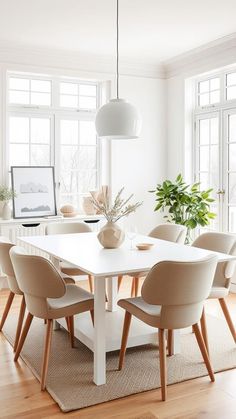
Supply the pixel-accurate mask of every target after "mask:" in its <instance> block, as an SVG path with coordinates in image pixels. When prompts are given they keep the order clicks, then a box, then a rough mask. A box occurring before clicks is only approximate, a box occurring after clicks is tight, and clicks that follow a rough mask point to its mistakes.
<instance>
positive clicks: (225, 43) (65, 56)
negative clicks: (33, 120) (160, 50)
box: [0, 33, 236, 80]
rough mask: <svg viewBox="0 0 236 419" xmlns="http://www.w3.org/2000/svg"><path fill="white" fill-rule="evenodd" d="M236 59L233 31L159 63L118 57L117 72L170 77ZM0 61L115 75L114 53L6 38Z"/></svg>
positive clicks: (96, 75) (94, 75) (88, 74)
mask: <svg viewBox="0 0 236 419" xmlns="http://www.w3.org/2000/svg"><path fill="white" fill-rule="evenodd" d="M235 62H236V33H233V34H231V35H228V36H225V37H223V38H220V39H217V40H215V41H212V42H209V43H207V44H204V45H202V46H201V47H198V48H195V49H193V50H191V51H188V52H186V53H184V54H181V55H178V56H176V57H174V58H172V59H170V60H167V61H164V62H161V63H153V62H143V61H141V60H140V61H137V60H129V59H127V58H123V59H121V60H120V74H121V75H125V76H132V77H146V78H155V79H169V78H172V77H176V76H180V75H181V76H185V77H191V76H194V75H197V74H201V73H204V72H207V71H211V70H213V69H217V68H220V67H224V66H228V65H231V64H235ZM0 63H2V64H3V63H4V64H5V65H15V66H19V67H21V66H25V67H28V68H32V67H33V66H34V67H35V68H41V69H42V70H41V71H42V72H47V71H49V69H50V71H55V72H56V73H59V72H61V74H62V73H63V72H64V73H68V74H71V75H74V76H75V75H76V76H78V75H81V74H86V77H89V78H91V79H94V78H96V79H97V78H99V79H101V80H105V79H107V78H108V77H109V78H111V77H114V74H115V57H110V56H106V55H103V56H102V55H91V54H85V53H80V52H72V51H68V50H59V49H49V48H40V47H37V48H33V47H28V46H25V45H20V44H16V43H11V42H5V41H0ZM78 73H79V74H78ZM64 75H66V74H64Z"/></svg>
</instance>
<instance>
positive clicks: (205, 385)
mask: <svg viewBox="0 0 236 419" xmlns="http://www.w3.org/2000/svg"><path fill="white" fill-rule="evenodd" d="M129 284H130V282H129V279H126V280H125V281H124V284H123V285H122V290H121V294H123V293H125V292H126V295H127V291H128V285H129ZM7 295H8V291H6V290H2V291H0V313H2V311H3V307H4V304H5V301H6V298H7ZM228 303H229V308H230V311H231V313H232V315H233V319H235V321H236V294H235V295H233V294H232V295H230V296H229V298H228ZM18 308H19V300H16V301H15V302H14V304H13V308H12V309H13V310H14V311H16V310H18ZM206 311H207V312H209V313H211V314H214V315H217V316H219V317H222V314H221V312H220V308H219V305H218V304H217V302H215V301H212V302H208V303H207V309H206ZM219 339H220V336H219ZM137 368H138V365H137ZM78 391H79V389H78ZM63 416H64V417H66V418H68V417H77V418H83V419H92V418H93V419H94V418H96V419H107V418H111V419H115V418H117V419H118V418H127V419H138V418H139V417H140V416H142V419H152V418H153V419H155V418H158V419H162V418H168V419H169V418H175V419H177V418H179V419H183V418H186V419H187V418H188V419H190V418H191V419H193V418H204V419H235V418H236V369H234V370H231V371H226V372H223V373H219V374H216V382H215V383H210V381H209V379H208V377H203V378H199V379H196V380H190V381H187V382H184V383H180V384H175V385H172V386H169V387H168V400H167V401H166V402H161V401H160V390H159V389H158V390H152V391H148V392H146V393H142V394H137V395H134V396H129V397H126V398H123V399H119V400H116V401H112V402H108V403H103V404H100V405H97V406H94V407H90V408H86V409H82V410H78V411H75V412H71V413H67V414H63V413H61V412H60V409H59V408H58V406H57V405H56V403H55V402H54V401H53V399H52V398H51V397H50V395H49V394H48V393H47V392H46V391H45V392H41V391H40V384H39V382H38V381H37V379H36V378H34V376H33V375H32V373H31V372H30V370H29V369H28V368H27V366H26V365H25V364H24V362H23V361H22V360H21V359H19V362H18V363H17V364H15V363H14V362H13V354H12V347H11V346H10V344H9V343H8V342H7V341H6V339H5V338H4V336H3V335H2V333H0V418H5V419H6V418H9V419H10V418H24V419H38V418H40V419H43V418H53V419H56V418H62V417H63Z"/></svg>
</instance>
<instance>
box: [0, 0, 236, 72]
mask: <svg viewBox="0 0 236 419" xmlns="http://www.w3.org/2000/svg"><path fill="white" fill-rule="evenodd" d="M115 7H116V1H115V0H20V1H19V0H0V42H10V43H13V44H14V43H16V44H18V45H22V46H28V47H40V48H41V47H43V48H44V47H47V48H55V49H57V50H58V49H62V50H69V51H76V52H80V53H85V54H89V55H103V56H111V55H114V54H115V16H116V15H115V13H116V8H115ZM235 16H236V0H197V1H196V0H120V55H121V57H122V58H123V59H129V60H135V61H140V62H147V63H153V64H159V63H161V62H165V61H167V60H169V59H171V58H173V57H175V56H178V55H180V54H183V53H185V52H187V51H190V50H192V49H194V48H197V47H199V46H202V45H204V44H206V43H209V42H211V41H214V40H216V39H219V38H221V37H224V36H226V35H229V34H231V33H233V32H236V19H235Z"/></svg>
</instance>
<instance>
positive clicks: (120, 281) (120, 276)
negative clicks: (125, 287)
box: [117, 275, 123, 292]
mask: <svg viewBox="0 0 236 419" xmlns="http://www.w3.org/2000/svg"><path fill="white" fill-rule="evenodd" d="M122 279H123V275H119V276H118V285H117V289H118V292H119V291H120V287H121V283H122Z"/></svg>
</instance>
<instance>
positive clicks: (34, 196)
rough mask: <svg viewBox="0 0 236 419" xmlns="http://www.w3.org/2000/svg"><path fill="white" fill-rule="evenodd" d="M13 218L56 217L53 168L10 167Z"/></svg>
mask: <svg viewBox="0 0 236 419" xmlns="http://www.w3.org/2000/svg"><path fill="white" fill-rule="evenodd" d="M11 179H12V189H13V190H14V191H15V193H16V197H14V198H13V218H37V217H46V216H53V215H56V213H57V209H56V196H55V176H54V167H53V166H11Z"/></svg>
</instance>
